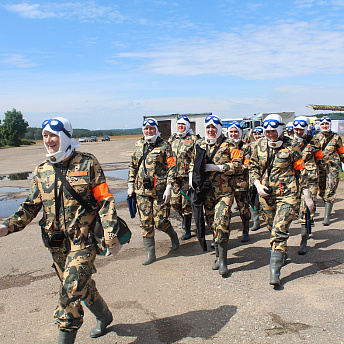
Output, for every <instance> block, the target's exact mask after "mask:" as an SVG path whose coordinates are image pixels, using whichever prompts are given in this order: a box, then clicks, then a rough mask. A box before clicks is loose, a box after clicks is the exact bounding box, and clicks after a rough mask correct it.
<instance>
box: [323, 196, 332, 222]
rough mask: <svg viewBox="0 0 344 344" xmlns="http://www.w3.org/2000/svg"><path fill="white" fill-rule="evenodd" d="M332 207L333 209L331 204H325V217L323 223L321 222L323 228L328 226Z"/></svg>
mask: <svg viewBox="0 0 344 344" xmlns="http://www.w3.org/2000/svg"><path fill="white" fill-rule="evenodd" d="M332 207H333V203H328V202H325V216H324V221H323V224H324V226H329V225H330V215H331V211H332Z"/></svg>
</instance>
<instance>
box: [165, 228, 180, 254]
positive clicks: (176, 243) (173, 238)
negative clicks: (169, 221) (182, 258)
mask: <svg viewBox="0 0 344 344" xmlns="http://www.w3.org/2000/svg"><path fill="white" fill-rule="evenodd" d="M166 233H167V234H168V236H169V237H170V238H171V243H172V250H174V251H176V250H178V248H179V240H178V235H177V233H176V232H175V231H174V229H173V228H172V226H170V227H168V229H167V231H166Z"/></svg>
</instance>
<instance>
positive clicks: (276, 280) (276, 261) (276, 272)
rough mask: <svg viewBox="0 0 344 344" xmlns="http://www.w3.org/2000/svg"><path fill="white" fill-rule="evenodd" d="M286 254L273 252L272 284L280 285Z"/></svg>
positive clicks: (271, 257) (271, 259)
mask: <svg viewBox="0 0 344 344" xmlns="http://www.w3.org/2000/svg"><path fill="white" fill-rule="evenodd" d="M284 261H285V253H284V252H282V251H271V256H270V284H271V285H275V286H277V285H280V283H281V281H280V275H281V268H282V266H283V265H284Z"/></svg>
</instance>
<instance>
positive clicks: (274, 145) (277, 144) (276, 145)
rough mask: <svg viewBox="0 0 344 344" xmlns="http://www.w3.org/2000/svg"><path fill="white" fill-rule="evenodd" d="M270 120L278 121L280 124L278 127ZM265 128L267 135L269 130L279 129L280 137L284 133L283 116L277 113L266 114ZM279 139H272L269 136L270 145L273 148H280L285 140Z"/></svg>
mask: <svg viewBox="0 0 344 344" xmlns="http://www.w3.org/2000/svg"><path fill="white" fill-rule="evenodd" d="M269 121H275V122H278V126H277V127H275V128H274V127H273V126H271V123H269ZM263 130H264V135H265V137H266V134H265V133H266V131H267V130H275V131H277V134H278V139H279V138H280V137H281V135H282V134H283V124H282V117H281V116H280V115H277V114H271V115H268V116H266V118H265V119H264V121H263ZM278 139H277V141H274V142H273V141H271V140H269V139H268V138H267V140H268V145H269V146H270V147H271V148H279V147H281V146H282V143H283V141H282V140H278Z"/></svg>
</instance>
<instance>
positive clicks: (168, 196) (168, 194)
mask: <svg viewBox="0 0 344 344" xmlns="http://www.w3.org/2000/svg"><path fill="white" fill-rule="evenodd" d="M171 190H172V185H170V184H167V186H166V189H165V192H164V194H163V196H162V198H163V199H164V202H165V203H168V202H169V201H170V200H171V196H172V191H171Z"/></svg>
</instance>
